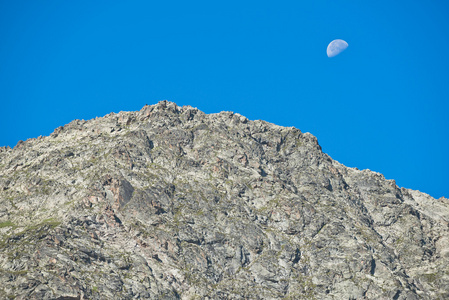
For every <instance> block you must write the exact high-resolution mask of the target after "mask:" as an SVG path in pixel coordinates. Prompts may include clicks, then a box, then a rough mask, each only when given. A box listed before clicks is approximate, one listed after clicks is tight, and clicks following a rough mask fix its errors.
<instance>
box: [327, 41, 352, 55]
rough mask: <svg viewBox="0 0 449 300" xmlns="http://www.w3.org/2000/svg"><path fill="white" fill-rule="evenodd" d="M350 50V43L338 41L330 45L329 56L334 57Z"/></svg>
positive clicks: (328, 48) (328, 47)
mask: <svg viewBox="0 0 449 300" xmlns="http://www.w3.org/2000/svg"><path fill="white" fill-rule="evenodd" d="M346 48H348V43H346V42H345V41H343V40H340V39H336V40H333V41H332V42H330V43H329V45H328V46H327V56H328V57H334V56H336V55H338V54H340V53H341V52H343V51H345V50H346Z"/></svg>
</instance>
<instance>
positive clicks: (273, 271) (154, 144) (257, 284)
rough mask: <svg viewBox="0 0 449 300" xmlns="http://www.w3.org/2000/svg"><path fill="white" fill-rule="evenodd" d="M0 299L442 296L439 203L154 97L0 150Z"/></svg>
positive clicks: (248, 125)
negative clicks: (153, 102) (154, 101)
mask: <svg viewBox="0 0 449 300" xmlns="http://www.w3.org/2000/svg"><path fill="white" fill-rule="evenodd" d="M0 201H1V205H0V278H1V282H2V283H3V284H2V287H0V298H8V297H9V298H16V299H444V298H447V297H449V285H448V284H447V282H448V281H449V268H448V260H449V229H448V222H449V200H448V199H446V198H440V199H438V200H436V199H433V198H432V197H430V196H428V195H426V194H423V193H420V192H418V191H413V190H408V189H404V188H399V187H397V186H396V184H395V182H394V180H386V179H385V178H384V176H383V175H382V174H379V173H376V172H372V171H369V170H357V169H352V168H348V167H345V166H344V165H342V164H340V163H338V162H336V161H334V160H332V159H331V158H330V157H329V156H328V155H327V154H325V153H323V152H322V150H321V147H320V146H319V144H318V142H317V139H316V138H315V137H314V136H313V135H311V134H309V133H302V132H301V131H300V130H298V129H296V128H293V127H289V128H287V127H281V126H277V125H274V124H271V123H268V122H265V121H260V120H257V121H250V120H248V119H247V118H246V117H244V116H241V115H239V114H236V113H232V112H221V113H217V114H205V113H203V112H201V111H200V110H198V109H196V108H193V107H190V106H183V107H179V106H177V105H176V104H175V103H172V102H168V101H162V102H159V103H158V104H156V105H146V106H144V107H143V108H142V109H141V110H140V111H137V112H120V113H118V114H115V113H110V114H108V115H106V116H104V117H101V118H95V119H92V120H89V121H84V120H74V121H72V122H70V123H69V124H67V125H65V126H61V127H58V128H57V129H55V131H54V132H53V133H52V134H51V135H50V136H48V137H39V138H36V139H29V140H27V141H21V142H19V143H18V144H17V145H16V146H15V147H14V148H13V149H11V148H9V147H0Z"/></svg>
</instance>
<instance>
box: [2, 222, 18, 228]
mask: <svg viewBox="0 0 449 300" xmlns="http://www.w3.org/2000/svg"><path fill="white" fill-rule="evenodd" d="M14 226H15V225H14V223H12V222H11V221H6V222H2V223H0V228H3V227H14Z"/></svg>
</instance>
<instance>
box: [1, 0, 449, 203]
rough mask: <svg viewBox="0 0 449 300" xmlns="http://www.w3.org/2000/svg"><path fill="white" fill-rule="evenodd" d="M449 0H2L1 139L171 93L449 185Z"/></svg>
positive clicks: (430, 186) (440, 188)
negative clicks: (336, 51) (335, 47)
mask: <svg viewBox="0 0 449 300" xmlns="http://www.w3.org/2000/svg"><path fill="white" fill-rule="evenodd" d="M448 3H449V2H447V1H436V0H434V1H432V0H431V1H416V0H408V1H402V0H398V1H390V0H389V1H384V0H379V1H355V0H354V1H336V0H328V1H325V0H321V1H266V2H264V1H201V2H200V1H112V0H109V1H83V0H77V1H60V0H54V1H48V0H39V1H34V0H33V1H31V0H30V1H22V0H17V1H0V101H1V110H0V129H1V130H0V146H5V145H9V146H11V147H13V146H14V145H15V144H16V143H17V142H18V141H19V140H26V139H28V138H32V137H37V136H39V135H48V134H50V133H51V132H52V131H53V130H54V129H55V128H56V127H58V126H61V125H64V124H67V123H69V122H70V121H71V120H73V119H91V118H94V117H96V116H104V115H105V114H108V113H110V112H119V111H121V110H139V109H140V108H142V106H143V105H145V104H154V103H157V102H158V101H160V100H164V99H167V100H169V101H173V102H176V103H177V104H178V105H191V106H194V107H198V108H199V109H201V110H202V111H204V112H206V113H215V112H220V111H223V110H226V111H234V112H238V113H240V114H242V115H245V116H247V117H248V118H249V119H262V120H266V121H269V122H273V123H276V124H279V125H283V126H295V127H296V128H299V129H300V130H301V131H303V132H311V133H312V134H314V135H315V136H317V138H318V141H319V143H320V145H321V146H322V148H323V151H324V152H326V153H328V154H329V155H330V156H331V157H332V158H333V159H335V160H338V161H339V162H341V163H343V164H345V165H347V166H350V167H358V168H359V169H365V168H368V169H371V170H373V171H377V172H380V173H383V174H384V175H385V177H386V178H388V179H395V180H396V182H397V184H398V185H399V186H401V187H406V188H411V189H417V190H420V191H422V192H425V193H428V194H430V195H432V196H433V197H436V198H439V197H441V196H446V197H449V134H448V130H449V114H448V110H449V56H448V49H449V4H448ZM337 38H339V39H344V40H346V41H347V42H348V43H349V47H348V49H347V50H346V51H345V52H343V53H341V54H340V55H338V56H336V57H333V58H328V57H327V56H326V47H327V44H328V43H329V42H330V41H332V40H333V39H337Z"/></svg>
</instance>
